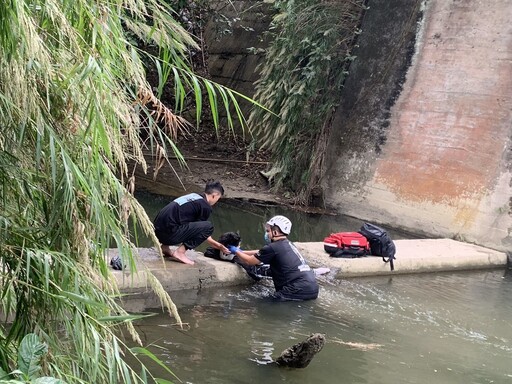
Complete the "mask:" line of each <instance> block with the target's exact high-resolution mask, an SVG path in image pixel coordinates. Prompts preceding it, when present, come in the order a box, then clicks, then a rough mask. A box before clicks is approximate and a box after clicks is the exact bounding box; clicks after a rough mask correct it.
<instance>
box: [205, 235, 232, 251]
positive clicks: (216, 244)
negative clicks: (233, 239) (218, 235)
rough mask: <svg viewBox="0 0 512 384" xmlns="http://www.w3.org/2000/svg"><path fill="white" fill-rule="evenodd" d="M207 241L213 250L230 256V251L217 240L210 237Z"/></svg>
mask: <svg viewBox="0 0 512 384" xmlns="http://www.w3.org/2000/svg"><path fill="white" fill-rule="evenodd" d="M206 241H207V242H208V244H210V245H211V246H212V247H213V248H215V249H218V250H219V251H221V252H222V253H226V254H228V253H229V249H227V248H226V247H225V246H223V245H222V244H221V243H219V242H218V241H217V240H215V239H214V238H213V237H211V236H210V237H208V238H207V239H206Z"/></svg>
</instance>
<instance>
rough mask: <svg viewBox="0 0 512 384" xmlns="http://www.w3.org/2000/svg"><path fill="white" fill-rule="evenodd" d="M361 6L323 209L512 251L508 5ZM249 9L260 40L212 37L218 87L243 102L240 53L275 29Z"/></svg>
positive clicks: (403, 2)
mask: <svg viewBox="0 0 512 384" xmlns="http://www.w3.org/2000/svg"><path fill="white" fill-rule="evenodd" d="M256 3H258V2H234V3H230V4H234V5H233V10H235V9H237V11H236V12H240V11H241V10H247V9H249V8H251V7H252V6H254V5H255V4H256ZM368 5H369V9H368V11H367V12H366V14H365V17H364V20H363V24H362V31H363V32H362V34H361V35H360V37H359V40H358V42H357V43H358V47H357V48H356V49H355V52H354V54H355V55H356V56H357V58H356V60H355V61H354V62H353V63H352V65H351V67H350V69H349V71H350V74H349V76H348V78H347V81H346V84H345V87H344V91H343V96H342V98H341V100H340V106H339V108H338V110H337V112H336V116H335V118H334V122H333V126H332V129H331V132H330V141H329V142H330V145H329V147H328V149H327V151H326V161H325V164H326V167H325V176H324V179H323V189H324V198H325V201H326V204H327V206H328V207H330V208H332V209H334V210H337V211H338V212H339V213H343V214H348V215H352V216H355V217H359V218H361V219H364V220H371V221H375V222H378V223H382V224H390V225H393V226H398V227H404V228H414V229H415V231H423V232H425V233H426V234H429V235H439V236H448V237H452V236H455V237H457V238H459V239H463V240H466V241H470V242H476V243H478V244H482V245H486V246H489V247H493V248H496V249H505V250H507V249H512V236H511V232H512V150H511V137H512V23H511V20H512V2H511V1H510V0H488V1H486V2H482V1H477V0H425V1H422V0H369V2H368ZM251 9H252V8H251ZM254 9H255V10H256V11H255V12H253V13H251V12H246V13H245V16H244V17H245V21H246V22H245V23H244V24H245V25H246V26H247V25H248V23H249V24H251V23H253V25H251V27H253V28H254V29H255V30H256V31H255V32H250V31H247V30H246V29H244V28H241V27H237V26H235V29H234V33H233V34H232V35H227V36H224V37H223V38H221V39H220V40H216V39H214V38H213V36H214V34H213V33H212V30H211V29H210V33H209V35H210V41H209V50H210V71H211V74H212V77H213V79H214V80H216V81H219V82H221V83H223V84H226V85H229V86H231V87H233V88H234V89H236V90H239V91H241V92H243V93H245V94H247V95H252V94H253V92H254V81H256V80H257V73H256V72H255V66H256V65H257V64H258V63H259V62H260V61H261V57H260V56H257V55H256V56H254V55H251V54H249V53H248V51H247V48H248V47H262V46H265V42H264V41H260V39H259V36H261V32H262V31H264V30H265V28H267V27H268V23H269V21H270V16H268V15H269V13H267V14H265V13H261V9H256V8H254ZM269 9H270V7H269V6H268V8H267V11H268V10H269ZM237 14H239V13H237ZM264 15H266V16H264ZM211 27H212V25H210V28H211Z"/></svg>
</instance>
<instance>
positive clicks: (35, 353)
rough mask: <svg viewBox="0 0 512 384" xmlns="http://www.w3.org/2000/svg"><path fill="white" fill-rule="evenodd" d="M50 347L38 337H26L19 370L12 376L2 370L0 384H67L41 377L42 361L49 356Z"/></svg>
mask: <svg viewBox="0 0 512 384" xmlns="http://www.w3.org/2000/svg"><path fill="white" fill-rule="evenodd" d="M47 353H48V346H47V345H46V343H42V342H41V341H40V340H39V338H38V337H37V335H35V334H33V333H29V334H28V335H25V337H24V338H23V340H21V344H20V346H19V349H18V369H15V370H14V371H12V372H11V373H10V374H9V373H6V372H5V371H3V370H1V369H0V384H18V383H32V384H65V382H64V381H62V380H59V379H56V378H54V377H48V376H42V377H39V372H40V371H41V360H42V359H43V358H44V357H45V356H46V355H47Z"/></svg>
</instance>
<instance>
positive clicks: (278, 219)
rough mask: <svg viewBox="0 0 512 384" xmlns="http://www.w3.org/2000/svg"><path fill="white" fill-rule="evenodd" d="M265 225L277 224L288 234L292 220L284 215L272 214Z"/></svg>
mask: <svg viewBox="0 0 512 384" xmlns="http://www.w3.org/2000/svg"><path fill="white" fill-rule="evenodd" d="M267 225H271V226H274V225H275V226H277V227H279V229H280V230H281V232H282V233H284V234H285V235H289V234H290V231H291V230H292V222H291V221H290V219H288V218H287V217H284V216H281V215H279V216H274V217H273V218H271V219H270V220H269V221H267Z"/></svg>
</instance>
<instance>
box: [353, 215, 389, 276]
mask: <svg viewBox="0 0 512 384" xmlns="http://www.w3.org/2000/svg"><path fill="white" fill-rule="evenodd" d="M359 233H360V234H361V235H363V236H364V237H366V238H367V239H368V242H369V243H370V253H371V254H372V255H374V256H382V260H383V261H384V262H385V263H388V262H389V266H390V268H391V270H392V271H393V270H394V269H395V266H394V264H393V260H394V259H396V257H395V253H396V247H395V243H393V240H391V237H389V235H388V233H387V232H386V231H385V230H384V229H382V228H381V227H378V226H376V225H374V224H370V223H364V224H363V226H362V227H361V229H360V230H359Z"/></svg>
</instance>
